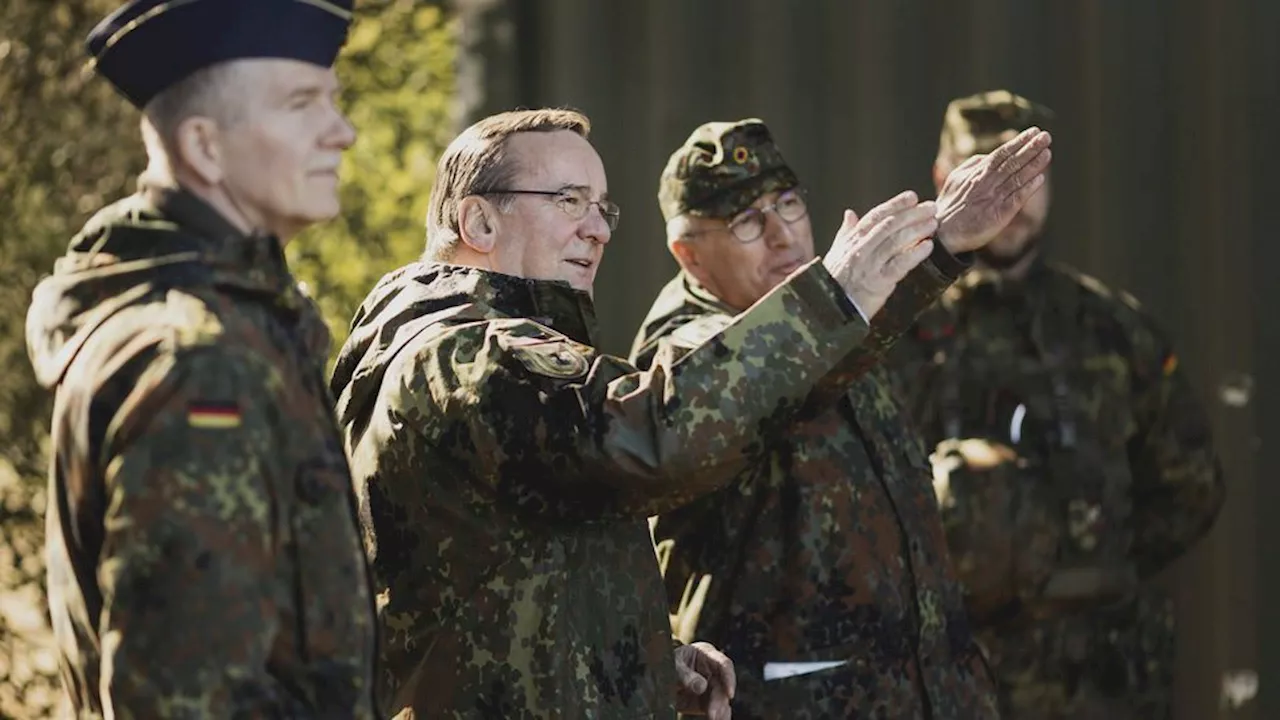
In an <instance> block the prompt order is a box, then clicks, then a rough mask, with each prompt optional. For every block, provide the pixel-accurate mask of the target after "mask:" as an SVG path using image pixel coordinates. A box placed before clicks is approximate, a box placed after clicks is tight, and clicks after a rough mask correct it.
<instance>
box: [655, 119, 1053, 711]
mask: <svg viewBox="0 0 1280 720" xmlns="http://www.w3.org/2000/svg"><path fill="white" fill-rule="evenodd" d="M1049 141H1050V139H1049V137H1048V135H1047V133H1040V132H1038V131H1029V132H1027V133H1024V134H1023V135H1020V136H1019V137H1017V138H1015V139H1013V140H1011V141H1010V142H1009V143H1008V144H1007V145H1005V146H1004V147H1002V148H1000V149H998V150H997V151H996V152H993V153H992V154H991V155H990V156H988V157H987V158H984V159H982V160H980V161H976V162H974V163H970V164H969V165H967V166H966V167H964V168H961V169H959V170H957V172H956V173H955V176H954V177H952V178H950V179H949V181H948V186H947V188H945V189H944V191H943V192H942V194H941V195H940V197H939V198H938V200H937V201H936V202H918V201H917V199H916V197H915V195H914V194H913V193H909V192H908V193H903V194H901V195H899V196H898V197H896V198H893V199H892V200H889V201H888V202H886V203H883V204H881V205H880V206H878V207H876V208H874V209H872V210H870V211H868V212H867V215H866V218H864V220H873V221H874V222H879V221H880V219H883V221H884V222H894V221H899V222H901V221H903V220H904V219H905V221H906V226H907V227H911V226H913V225H915V224H917V223H921V222H923V223H935V224H936V232H934V240H935V242H934V245H933V251H932V254H931V255H930V257H929V258H928V259H927V260H925V261H924V262H922V263H921V264H920V265H919V266H917V267H916V268H915V269H914V270H913V271H912V272H911V273H910V274H908V275H907V276H906V277H905V278H904V279H903V280H902V281H901V282H900V283H899V284H898V285H897V287H896V289H895V290H894V291H893V294H892V295H891V296H890V297H889V299H888V301H887V302H886V303H885V304H884V306H883V307H882V308H880V309H879V311H878V312H873V313H871V314H872V317H871V331H872V335H873V337H874V338H875V342H874V343H872V345H874V347H875V348H876V349H877V350H878V354H869V357H868V360H869V361H870V363H871V364H872V365H874V366H873V367H871V368H870V370H869V372H867V373H865V374H864V375H862V376H861V377H860V378H859V379H858V380H857V381H856V382H854V383H853V384H852V386H851V387H850V388H849V389H848V390H847V391H846V392H845V393H843V394H842V395H841V396H840V397H839V398H838V400H837V401H836V402H834V403H832V404H829V405H827V406H824V407H821V408H816V407H815V408H812V409H811V410H810V411H809V412H806V413H802V414H801V415H799V416H798V417H796V418H794V419H790V420H789V421H788V422H787V423H786V424H785V425H781V424H780V425H779V427H777V428H775V429H776V431H777V432H775V433H774V434H772V435H770V436H768V437H766V438H763V439H762V441H761V444H762V447H761V448H760V455H761V456H762V460H761V461H760V462H757V463H754V464H753V465H752V466H750V467H749V468H747V469H746V470H745V471H744V472H742V473H741V474H740V475H739V477H738V478H737V479H736V481H735V482H733V483H732V484H731V485H729V486H728V487H727V488H726V489H724V490H719V491H717V492H715V493H714V494H711V495H709V496H707V497H705V498H702V499H700V500H698V501H696V502H694V503H692V504H690V505H687V506H685V507H682V508H678V509H674V510H671V511H669V512H666V513H664V514H662V515H661V517H660V518H659V519H658V521H657V524H656V526H655V529H654V533H655V539H656V540H657V542H658V545H659V553H660V557H661V558H662V559H663V565H664V577H665V580H666V586H667V592H668V600H669V604H670V606H671V610H672V612H673V614H674V616H675V620H676V623H677V630H678V631H679V633H680V634H688V633H693V632H695V631H696V634H697V635H698V636H699V637H704V638H707V639H708V640H710V641H712V642H714V643H716V644H717V645H718V646H720V647H721V648H722V649H724V651H725V653H726V654H728V655H729V656H730V657H732V658H733V659H734V663H735V667H736V668H737V673H738V692H737V699H736V700H735V702H734V717H735V718H788V719H792V718H799V719H803V718H813V719H817V718H881V717H884V718H916V719H920V720H940V719H942V718H947V719H954V720H972V719H974V718H994V717H996V714H995V698H994V693H993V688H992V686H991V683H990V678H989V675H988V672H987V670H986V667H985V665H984V663H983V659H982V657H981V655H980V653H979V651H978V647H977V645H976V644H975V643H974V641H973V638H972V636H971V634H970V631H969V626H968V621H967V618H966V615H965V609H964V604H963V602H962V598H961V593H960V588H959V585H958V584H957V582H956V580H955V577H954V575H953V573H952V571H951V566H950V562H949V559H948V556H947V549H946V542H945V538H944V536H943V534H942V526H941V523H940V522H939V519H938V512H937V507H936V505H935V502H934V499H933V491H932V486H931V485H930V482H929V469H928V461H927V460H926V459H925V456H924V455H923V453H922V452H921V447H920V443H919V440H918V438H917V436H916V435H915V434H914V432H913V431H912V430H911V428H910V427H909V426H908V425H907V423H906V422H905V417H904V415H903V413H902V412H901V410H900V408H899V405H898V403H897V402H896V399H895V396H894V394H893V393H892V392H891V390H890V385H889V382H888V379H887V377H886V373H885V371H884V369H883V368H882V366H881V365H879V364H878V361H879V360H880V359H882V358H883V353H884V351H885V350H886V349H887V348H888V347H889V346H890V345H891V344H892V343H893V342H894V341H895V340H896V339H897V337H898V336H899V335H900V334H901V333H902V332H904V331H905V330H906V329H907V328H908V327H909V326H910V325H911V323H912V322H913V321H914V319H915V317H916V315H917V314H919V313H920V312H921V311H922V310H924V309H925V308H926V307H928V306H929V305H930V304H931V303H932V302H933V301H934V300H935V299H936V298H937V297H938V296H939V295H940V294H941V293H942V291H943V290H945V289H946V288H947V287H948V286H949V285H950V284H951V282H952V281H953V280H954V279H955V278H956V277H957V275H959V274H960V273H961V271H962V270H964V269H965V268H966V267H967V263H966V262H965V261H964V260H961V259H957V255H959V256H961V257H964V256H966V255H967V254H968V253H969V252H970V251H973V250H977V249H979V248H981V247H982V246H983V245H985V243H986V242H987V240H989V239H990V238H991V237H992V236H994V235H995V234H996V233H997V232H998V231H999V230H1000V228H1001V227H1003V226H1004V224H1005V223H1006V222H1008V221H1009V219H1010V218H1012V217H1013V216H1014V215H1015V214H1016V212H1017V209H1018V208H1019V207H1020V206H1021V204H1022V203H1023V202H1025V200H1026V198H1027V197H1029V196H1030V194H1031V193H1032V192H1034V190H1035V188H1036V187H1038V185H1039V183H1040V182H1042V173H1043V172H1044V169H1045V168H1046V167H1047V166H1048V163H1049V159H1050V158H1049V150H1048V146H1049ZM659 183H660V184H659V191H658V203H659V206H660V207H661V209H662V214H663V217H664V218H665V219H666V221H667V247H668V248H669V249H670V251H671V253H672V255H674V256H675V258H676V260H677V262H679V264H680V267H681V272H680V274H679V275H678V276H677V277H676V278H675V279H674V280H672V281H671V283H670V284H668V285H667V287H666V288H665V289H663V291H662V293H661V294H660V295H659V296H658V299H657V301H656V302H655V303H654V305H653V309H652V310H651V311H650V313H649V317H648V318H647V319H646V320H645V323H644V325H643V327H642V329H641V331H640V334H639V336H638V337H637V338H636V341H635V344H634V346H633V352H632V354H633V357H634V358H635V362H636V363H637V364H638V365H639V366H641V367H644V366H646V365H647V364H648V363H649V362H651V360H652V359H653V358H654V357H655V356H657V354H658V353H659V352H664V351H667V352H674V353H675V354H677V355H678V354H679V353H680V352H682V351H683V349H684V348H687V347H689V346H690V345H691V344H692V343H695V342H697V341H698V340H699V339H700V338H702V337H705V336H706V335H707V334H709V333H714V332H716V331H717V329H718V328H721V327H723V326H725V325H727V324H729V323H731V322H734V320H735V318H736V317H738V316H739V315H740V314H741V313H743V311H744V310H746V309H747V308H749V307H752V306H753V304H754V303H756V302H757V301H758V300H759V298H760V297H762V296H764V295H765V294H767V293H769V292H770V291H771V290H772V288H773V287H774V286H776V285H778V284H779V283H782V282H784V281H785V280H786V279H787V278H788V277H789V275H790V274H791V273H792V272H793V271H794V270H795V268H797V267H801V266H803V265H804V264H805V263H807V262H808V261H809V260H810V259H811V258H813V257H814V242H813V231H812V227H811V225H810V219H809V206H808V203H807V202H806V193H805V188H804V186H803V185H802V184H801V182H800V180H799V178H798V177H797V176H796V173H795V172H794V171H793V170H792V169H791V167H790V166H789V165H788V164H787V163H786V161H785V159H784V158H783V155H782V152H781V150H780V149H779V147H778V143H777V142H775V140H774V138H773V135H772V133H770V131H769V129H768V127H766V126H765V124H764V123H763V122H761V121H759V120H756V119H748V120H742V121H738V122H713V123H707V124H705V125H702V126H700V127H699V128H697V129H696V130H694V132H693V134H692V135H691V136H690V137H689V139H688V140H687V141H686V142H685V143H684V145H683V146H681V147H680V148H679V149H677V150H676V151H675V153H674V154H672V156H671V158H670V160H669V161H668V163H667V167H666V170H665V171H664V172H663V174H662V178H661V180H660V181H659ZM852 217H854V216H853V213H852V212H850V211H846V216H845V221H846V223H847V222H849V220H850V218H852ZM789 352H790V348H789V347H788V345H787V343H785V342H782V343H777V344H775V345H772V346H770V347H768V348H764V349H762V352H761V355H762V357H761V359H760V360H759V362H761V363H766V364H767V363H770V362H774V361H775V360H776V359H777V358H785V357H787V355H788V353H789ZM771 358H773V359H771Z"/></svg>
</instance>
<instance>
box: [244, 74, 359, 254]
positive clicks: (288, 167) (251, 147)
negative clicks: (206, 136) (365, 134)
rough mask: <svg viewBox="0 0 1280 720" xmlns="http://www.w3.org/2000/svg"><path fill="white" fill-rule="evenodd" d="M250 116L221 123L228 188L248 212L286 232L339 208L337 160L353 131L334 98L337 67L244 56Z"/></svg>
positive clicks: (271, 228)
mask: <svg viewBox="0 0 1280 720" xmlns="http://www.w3.org/2000/svg"><path fill="white" fill-rule="evenodd" d="M239 62H241V63H242V64H243V67H242V68H240V69H239V72H238V73H237V76H236V77H237V82H238V83H239V85H240V86H239V87H238V88H237V91H239V92H243V93H246V97H245V101H246V102H245V108H246V110H245V115H244V116H243V117H242V118H241V119H240V120H239V121H237V122H232V123H230V124H229V125H228V126H226V127H223V128H220V134H219V139H220V146H221V154H220V156H219V162H220V165H221V168H222V173H223V186H224V189H225V190H226V191H227V193H228V194H229V195H230V196H231V198H232V200H233V201H234V202H235V203H236V204H237V206H238V207H239V208H240V210H241V211H242V212H244V213H245V214H246V215H249V216H250V219H251V220H252V221H253V222H254V223H255V224H256V225H259V226H261V227H263V228H266V229H267V230H268V231H270V232H272V233H274V234H276V235H278V236H280V237H282V238H285V237H288V236H290V235H292V234H294V233H296V232H297V231H298V230H301V229H302V228H304V227H306V226H308V225H310V224H312V223H315V222H318V221H321V220H328V219H330V218H332V217H334V216H335V215H337V214H338V209H339V207H338V165H339V163H340V162H341V159H342V152H343V151H344V150H346V149H347V148H348V147H350V146H351V144H352V143H354V142H355V137H356V136H355V130H354V128H352V126H351V124H350V123H349V122H348V121H347V118H346V116H344V115H343V114H342V112H341V111H340V110H339V109H338V107H337V105H336V104H335V96H336V94H337V92H338V79H337V76H336V75H335V74H334V72H333V70H332V69H331V68H323V67H320V66H318V65H312V64H310V63H306V62H301V61H298V60H286V59H275V58H271V59H253V60H243V61H239Z"/></svg>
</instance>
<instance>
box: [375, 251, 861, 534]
mask: <svg viewBox="0 0 1280 720" xmlns="http://www.w3.org/2000/svg"><path fill="white" fill-rule="evenodd" d="M536 328H537V326H535V325H533V324H532V323H527V322H526V323H518V324H505V323H504V322H487V323H475V324H469V325H464V326H461V327H457V328H453V329H451V330H450V331H448V332H445V333H441V334H439V335H437V336H435V337H433V338H430V339H428V340H426V341H425V342H424V344H423V345H422V346H421V347H420V348H419V349H418V352H417V358H416V363H415V364H414V365H415V367H414V369H413V370H412V371H411V373H410V374H409V377H408V378H407V379H406V380H405V381H404V383H403V387H402V392H401V393H400V394H399V400H398V401H397V402H399V403H400V404H401V405H402V407H400V408H398V412H399V413H400V414H401V415H403V416H404V418H405V420H406V421H407V422H408V423H409V424H410V425H411V426H414V427H416V428H418V430H419V432H421V433H422V434H423V435H424V436H425V437H426V439H427V441H428V442H429V443H431V444H432V446H433V447H434V448H435V449H437V450H438V451H440V452H444V453H447V454H448V455H449V456H450V457H451V458H452V459H453V460H455V461H456V462H458V463H460V464H461V465H462V466H463V467H464V468H465V472H466V473H467V474H468V475H469V476H471V477H474V478H478V479H482V480H483V481H484V482H485V483H486V484H488V485H489V486H490V487H491V488H492V490H493V491H494V492H496V493H497V495H498V496H499V497H501V498H504V499H505V500H507V501H510V502H514V503H516V504H517V505H518V506H519V507H520V508H522V509H524V510H527V511H529V512H533V513H539V514H541V515H542V516H544V517H546V516H555V515H561V516H564V515H571V516H574V517H578V518H593V519H599V518H601V517H607V516H609V515H618V516H627V517H640V518H643V517H646V516H648V515H654V514H658V513H660V512H663V511H665V510H668V509H671V508H673V507H677V506H679V505H682V504H684V503H686V502H688V501H689V500H691V499H693V498H695V497H698V496H700V495H703V494H706V493H707V492H709V491H711V490H714V489H715V488H717V487H719V486H722V485H724V484H725V483H727V482H728V481H729V480H730V479H732V478H733V477H734V476H735V475H736V474H737V473H738V472H740V471H741V470H742V469H743V468H744V467H745V466H746V465H747V462H748V460H749V458H750V457H752V452H753V447H757V448H758V443H757V444H755V445H753V443H754V441H755V440H756V439H757V438H758V437H759V436H760V435H761V434H762V433H767V432H771V431H776V430H777V428H778V427H780V426H781V425H780V423H785V422H787V421H788V419H789V416H790V414H791V413H794V412H795V411H796V410H797V409H798V408H799V407H800V406H801V405H802V404H803V403H804V402H805V400H806V399H807V398H810V399H812V398H814V397H817V396H821V395H831V396H832V397H833V395H832V394H834V395H838V394H840V393H841V392H843V391H844V389H845V388H847V387H848V386H849V384H850V383H852V382H853V379H854V375H853V374H851V373H850V372H849V371H848V367H849V366H850V365H851V364H856V361H857V356H858V354H859V353H858V348H859V344H860V342H861V341H862V340H863V338H864V337H865V335H866V332H867V326H866V324H865V323H863V321H862V320H861V318H860V317H859V316H858V315H857V313H856V311H855V310H854V309H853V307H852V306H851V304H850V303H849V301H848V299H847V298H846V297H845V296H844V293H843V291H842V290H841V289H840V286H839V285H838V284H836V283H835V281H834V280H833V279H832V278H831V276H830V275H828V274H827V273H826V271H825V270H824V269H822V267H821V265H820V263H817V262H815V263H814V264H812V265H810V266H809V268H808V269H807V270H806V271H804V272H801V273H799V274H797V275H795V276H793V277H792V278H791V279H790V280H789V281H788V282H786V283H783V284H781V285H779V286H778V287H777V288H775V289H774V290H773V291H772V292H770V293H769V295H767V296H766V297H765V298H764V299H762V300H761V301H760V302H759V303H757V304H756V306H755V307H754V308H753V309H752V310H751V311H749V312H746V313H743V314H741V315H739V316H738V317H737V318H735V319H734V321H733V322H732V323H730V324H729V325H728V326H726V327H725V328H724V329H723V330H721V331H720V332H718V333H716V334H715V335H713V336H712V337H711V338H710V339H708V340H707V341H706V342H704V343H702V344H701V345H699V346H698V347H697V348H695V349H693V350H692V351H690V352H688V353H687V354H685V355H684V356H683V357H682V358H680V359H679V360H675V359H674V358H673V355H672V353H671V351H669V350H665V349H664V350H662V351H660V352H659V353H658V355H657V357H656V359H655V361H654V364H653V368H652V369H651V370H649V371H645V372H639V371H637V370H636V369H635V367H634V366H632V365H630V364H628V363H626V362H625V361H623V360H621V359H618V358H613V357H609V356H598V357H595V359H594V360H592V361H591V362H588V361H587V360H586V358H585V357H584V356H583V355H582V354H581V351H580V350H577V349H575V348H574V347H573V345H572V343H568V342H565V341H563V340H558V339H556V338H545V337H544V338H537V337H533V338H530V337H525V336H523V335H525V334H526V333H528V332H533V331H536V330H535V329H536Z"/></svg>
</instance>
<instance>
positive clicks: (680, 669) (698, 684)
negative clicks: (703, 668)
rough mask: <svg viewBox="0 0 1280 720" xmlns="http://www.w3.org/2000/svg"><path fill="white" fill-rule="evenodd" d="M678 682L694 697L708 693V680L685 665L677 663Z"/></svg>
mask: <svg viewBox="0 0 1280 720" xmlns="http://www.w3.org/2000/svg"><path fill="white" fill-rule="evenodd" d="M676 681H677V682H679V683H680V688H681V689H683V690H684V691H685V692H687V693H689V694H691V695H694V696H698V695H701V694H702V693H704V692H706V691H707V679H706V678H705V677H703V676H702V674H701V673H698V672H696V671H694V669H693V668H691V667H689V666H688V665H685V664H683V663H676Z"/></svg>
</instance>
